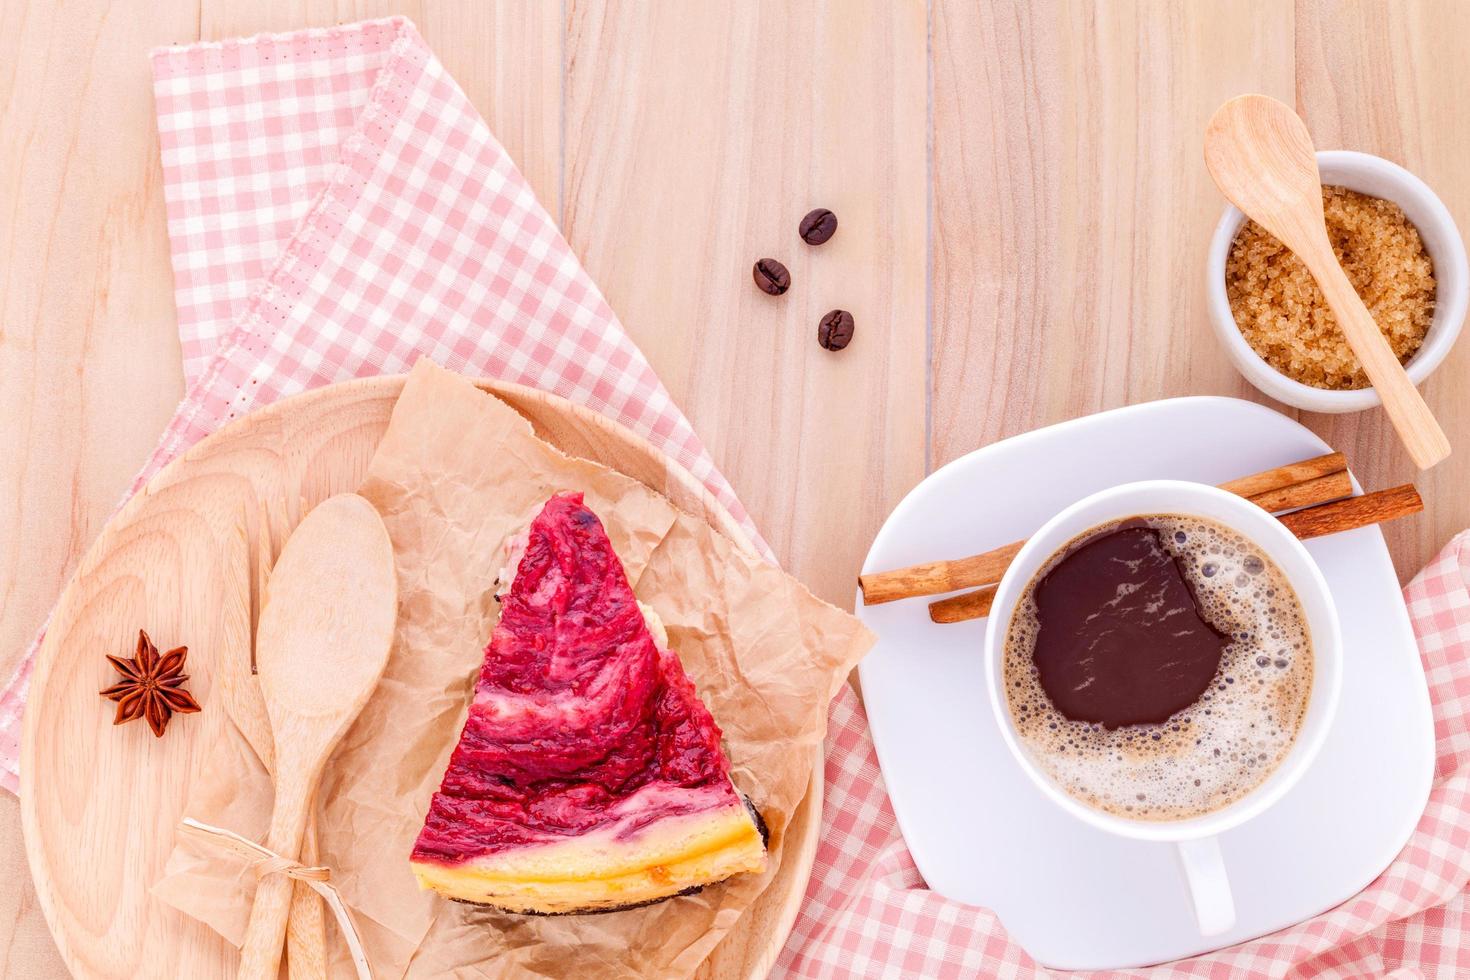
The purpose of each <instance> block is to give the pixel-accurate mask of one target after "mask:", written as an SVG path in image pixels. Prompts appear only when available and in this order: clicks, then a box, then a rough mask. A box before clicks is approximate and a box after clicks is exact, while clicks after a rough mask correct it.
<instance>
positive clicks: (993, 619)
mask: <svg viewBox="0 0 1470 980" xmlns="http://www.w3.org/2000/svg"><path fill="white" fill-rule="evenodd" d="M1138 514H1188V515H1192V516H1196V517H1204V518H1207V519H1209V520H1212V521H1215V522H1216V523H1219V524H1223V525H1225V526H1226V527H1228V528H1231V529H1232V530H1234V531H1237V532H1239V533H1240V534H1241V535H1242V536H1244V537H1245V538H1246V540H1248V541H1251V542H1252V543H1253V544H1254V545H1255V546H1256V547H1257V548H1259V549H1260V552H1261V553H1262V554H1263V555H1265V556H1266V557H1267V558H1269V559H1270V560H1271V561H1272V562H1274V563H1275V564H1276V567H1277V568H1279V569H1280V570H1281V572H1282V574H1283V575H1285V576H1286V580H1287V581H1288V582H1289V583H1290V584H1291V587H1292V590H1293V591H1294V592H1295V593H1296V596H1297V599H1298V600H1300V602H1301V607H1302V613H1303V615H1304V616H1305V618H1306V621H1307V629H1308V631H1309V633H1310V635H1311V644H1312V662H1313V671H1312V691H1311V695H1310V698H1309V700H1308V703H1307V714H1306V717H1305V718H1304V719H1303V721H1302V727H1301V730H1300V731H1299V732H1298V733H1297V738H1296V742H1295V743H1293V745H1292V747H1291V749H1290V751H1289V752H1288V753H1287V755H1286V758H1284V759H1283V760H1282V761H1281V764H1280V765H1279V766H1277V767H1276V769H1275V770H1274V771H1272V773H1271V774H1270V775H1269V776H1267V777H1266V778H1265V780H1264V781H1262V782H1261V784H1260V785H1259V786H1257V787H1255V789H1253V790H1251V791H1250V792H1249V793H1247V794H1246V795H1245V796H1243V797H1241V798H1240V799H1238V800H1236V801H1235V802H1234V803H1231V804H1230V805H1228V806H1225V807H1221V808H1220V809H1218V810H1213V811H1211V812H1209V813H1206V814H1203V815H1202V816H1197V817H1192V818H1190V819H1187V820H1157V821H1150V820H1132V819H1128V818H1125V817H1120V816H1114V815H1112V814H1109V813H1105V812H1103V811H1101V810H1097V809H1094V808H1092V807H1090V806H1088V805H1086V804H1085V803H1082V802H1081V801H1080V800H1077V799H1076V798H1074V797H1072V796H1070V795H1068V794H1067V792H1066V791H1065V790H1063V789H1062V788H1061V787H1060V786H1058V785H1057V784H1056V783H1055V782H1053V781H1052V779H1051V777H1049V776H1048V775H1047V774H1046V773H1045V772H1044V771H1043V770H1042V768H1041V766H1040V765H1039V764H1038V763H1037V762H1036V760H1035V759H1033V758H1032V756H1031V753H1030V751H1029V750H1028V749H1027V748H1026V746H1025V745H1024V744H1023V743H1022V742H1021V738H1020V735H1019V734H1018V733H1017V732H1016V729H1015V722H1014V720H1013V719H1012V718H1011V713H1010V708H1009V707H1008V706H1007V705H1006V699H1005V679H1004V661H1005V656H1004V645H1005V637H1006V633H1007V631H1008V630H1009V628H1010V622H1011V616H1012V614H1013V613H1014V611H1015V608H1016V604H1017V602H1018V601H1019V600H1020V598H1021V597H1022V595H1023V594H1024V593H1025V590H1026V586H1027V585H1028V584H1030V582H1031V579H1032V577H1033V576H1035V574H1036V573H1037V571H1039V570H1040V569H1041V567H1042V566H1043V565H1044V564H1045V563H1046V561H1047V559H1049V558H1050V557H1051V556H1052V555H1053V554H1055V553H1056V552H1057V551H1058V550H1060V549H1061V548H1062V547H1063V546H1064V545H1066V544H1067V542H1069V541H1071V540H1073V539H1074V538H1076V537H1077V536H1078V535H1081V534H1084V533H1086V532H1087V531H1089V530H1091V529H1092V528H1095V527H1098V526H1099V525H1102V524H1107V523H1109V522H1111V521H1115V520H1119V519H1121V518H1126V517H1132V516H1135V515H1138ZM985 674H986V679H987V681H988V684H987V686H988V687H989V690H990V706H991V709H992V710H993V712H994V714H995V718H996V722H997V724H998V725H999V726H1000V731H1001V735H1002V737H1003V739H1004V741H1005V743H1006V746H1007V747H1008V748H1009V749H1010V750H1011V754H1012V756H1013V757H1014V758H1015V760H1016V762H1017V764H1018V765H1019V766H1020V767H1021V769H1022V770H1023V771H1024V772H1025V773H1026V775H1028V776H1029V777H1030V778H1031V780H1032V782H1034V783H1035V784H1036V786H1037V787H1038V788H1039V789H1040V790H1041V792H1042V793H1043V794H1044V795H1045V796H1046V797H1047V798H1048V799H1050V800H1051V801H1052V802H1053V803H1055V804H1056V805H1057V806H1059V807H1061V808H1062V809H1063V810H1066V811H1067V812H1068V813H1071V814H1072V815H1073V816H1074V817H1076V818H1077V819H1079V820H1082V821H1083V822H1085V823H1088V824H1091V825H1092V826H1093V827H1096V828H1097V829H1099V830H1103V831H1106V832H1108V833H1112V834H1118V835H1120V836H1122V837H1131V838H1134V839H1138V840H1152V841H1169V842H1173V843H1174V844H1175V845H1176V846H1177V847H1178V848H1179V857H1180V860H1181V863H1182V865H1183V868H1184V871H1185V877H1186V879H1187V883H1188V885H1189V891H1190V896H1191V898H1192V899H1193V902H1194V905H1195V911H1196V915H1197V916H1198V918H1199V925H1200V931H1201V933H1202V934H1204V935H1215V934H1218V933H1220V932H1223V931H1226V930H1228V929H1229V928H1230V927H1231V926H1233V925H1234V922H1235V909H1234V902H1233V899H1232V897H1231V893H1230V886H1229V880H1228V875H1227V874H1226V871H1225V866H1224V862H1223V858H1222V857H1221V854H1220V850H1219V847H1218V845H1217V844H1216V843H1215V838H1217V837H1218V836H1219V835H1220V834H1223V833H1225V832H1226V831H1228V830H1230V829H1232V828H1234V827H1238V826H1240V824H1242V823H1244V822H1245V821H1247V820H1250V819H1252V818H1254V817H1256V816H1259V815H1260V814H1261V813H1262V812H1264V811H1265V810H1266V809H1268V808H1269V807H1270V806H1271V805H1272V804H1274V803H1276V802H1277V801H1278V800H1280V799H1281V797H1282V796H1284V795H1285V794H1286V792H1287V790H1289V789H1291V787H1292V786H1294V785H1295V784H1296V782H1297V781H1298V780H1299V779H1300V778H1301V777H1302V775H1303V774H1304V773H1305V772H1306V771H1307V768H1308V767H1309V766H1310V765H1311V764H1312V761H1313V759H1315V758H1316V756H1317V753H1318V750H1320V749H1321V747H1322V743H1323V741H1325V740H1326V738H1327V732H1328V729H1329V728H1330V727H1331V725H1332V718H1333V715H1334V714H1335V713H1336V711H1337V702H1338V698H1339V696H1340V693H1341V690H1342V630H1341V627H1340V626H1339V624H1338V618H1337V607H1336V605H1335V604H1334V603H1333V601H1332V593H1331V592H1330V591H1329V590H1328V588H1327V582H1326V580H1325V579H1324V578H1323V577H1322V572H1321V570H1320V569H1318V567H1317V563H1316V562H1315V561H1313V559H1312V556H1311V555H1310V554H1308V553H1307V549H1306V548H1305V547H1303V546H1302V543H1301V541H1299V540H1298V539H1297V538H1296V536H1295V535H1293V534H1292V533H1291V532H1290V531H1288V530H1287V529H1286V526H1285V525H1284V524H1282V523H1281V522H1280V521H1278V520H1276V519H1275V518H1274V517H1272V516H1271V515H1270V514H1268V513H1266V511H1264V510H1262V509H1261V508H1259V507H1257V506H1256V505H1255V504H1252V503H1250V502H1249V501H1247V500H1244V499H1242V498H1240V497H1237V496H1235V495H1234V494H1230V493H1226V492H1225V491H1224V490H1220V489H1218V488H1216V487H1211V486H1206V485H1205V484H1202V483H1187V482H1184V481H1180V480H1145V481H1142V482H1138V483H1125V484H1123V485H1122V486H1117V487H1112V488H1110V489H1107V490H1102V491H1099V492H1098V493H1095V494H1093V495H1091V496H1089V497H1084V498H1083V499H1081V500H1079V501H1078V502H1077V503H1075V504H1073V505H1072V506H1070V507H1068V508H1066V509H1065V510H1063V511H1061V512H1060V513H1058V514H1057V515H1056V516H1055V517H1053V518H1052V519H1051V520H1049V521H1047V522H1046V523H1045V524H1044V525H1042V527H1041V529H1040V530H1039V531H1037V532H1036V533H1035V534H1033V535H1032V536H1031V537H1030V538H1029V539H1028V540H1027V542H1026V544H1025V545H1024V546H1023V547H1022V548H1021V551H1020V552H1019V553H1018V554H1017V555H1016V557H1015V559H1014V560H1013V561H1012V562H1011V564H1010V567H1009V568H1007V569H1006V572H1005V575H1004V576H1002V578H1001V580H1000V584H999V586H997V588H996V592H995V601H994V605H993V606H992V607H991V613H990V620H989V622H988V623H986V629H985Z"/></svg>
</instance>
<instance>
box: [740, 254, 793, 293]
mask: <svg viewBox="0 0 1470 980" xmlns="http://www.w3.org/2000/svg"><path fill="white" fill-rule="evenodd" d="M750 276H751V278H752V279H754V280H755V284H756V285H757V286H759V287H760V289H761V292H763V293H770V294H771V295H772V296H780V295H781V294H782V293H784V292H786V290H788V289H790V288H791V273H790V272H788V271H787V270H786V267H785V266H784V265H782V264H781V263H780V262H777V261H776V260H775V259H761V260H760V261H758V262H756V264H755V268H753V269H751V270H750Z"/></svg>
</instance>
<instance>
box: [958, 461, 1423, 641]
mask: <svg viewBox="0 0 1470 980" xmlns="http://www.w3.org/2000/svg"><path fill="white" fill-rule="evenodd" d="M1423 509H1424V500H1423V498H1421V497H1420V496H1419V491H1418V490H1416V489H1414V486H1413V484H1405V485H1403V486H1401V487H1393V488H1392V489H1389V490H1378V491H1375V492H1373V493H1365V494H1363V495H1362V496H1359V497H1349V498H1347V499H1346V500H1338V501H1334V502H1333V503H1328V504H1321V505H1320V506H1317V507H1309V508H1307V509H1306V510H1298V511H1294V512H1292V513H1290V514H1282V515H1281V516H1280V517H1278V518H1277V520H1279V521H1280V522H1281V523H1282V524H1285V525H1286V528H1287V530H1289V531H1290V532H1291V533H1292V534H1295V535H1296V536H1297V537H1299V538H1301V539H1302V540H1303V541H1305V540H1307V539H1309V538H1320V537H1323V536H1324V535H1328V534H1336V533H1337V532H1339V531H1351V530H1354V529H1355V528H1360V527H1367V526H1368V525H1370V524H1382V523H1383V522H1384V521H1391V520H1394V519H1396V518H1399V517H1408V516H1409V515H1410V514H1417V513H1419V512H1420V511H1421V510H1423ZM994 601H995V586H993V585H987V586H985V587H984V588H980V589H974V590H972V591H970V592H963V593H961V594H959V595H957V596H950V597H949V598H948V599H940V600H939V601H938V602H931V603H929V618H930V619H931V620H933V621H934V622H936V623H962V622H964V621H965V620H968V619H982V618H984V617H985V616H988V615H990V604H991V603H992V602H994Z"/></svg>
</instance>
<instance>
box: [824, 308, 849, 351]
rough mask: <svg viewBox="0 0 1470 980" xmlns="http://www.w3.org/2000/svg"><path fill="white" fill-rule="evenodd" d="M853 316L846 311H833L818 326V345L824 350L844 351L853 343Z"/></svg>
mask: <svg viewBox="0 0 1470 980" xmlns="http://www.w3.org/2000/svg"><path fill="white" fill-rule="evenodd" d="M852 331H853V322H852V314H851V313H849V312H847V311H846V310H833V311H832V312H831V313H828V314H827V315H826V316H824V317H822V322H821V323H819V324H817V343H819V344H821V345H822V348H823V349H824V350H842V348H844V347H846V346H847V345H848V344H850V343H852Z"/></svg>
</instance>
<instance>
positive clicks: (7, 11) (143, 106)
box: [0, 2, 194, 980]
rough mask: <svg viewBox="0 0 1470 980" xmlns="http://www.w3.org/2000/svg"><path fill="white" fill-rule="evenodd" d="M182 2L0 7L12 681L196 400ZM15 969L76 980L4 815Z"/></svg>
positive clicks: (14, 807)
mask: <svg viewBox="0 0 1470 980" xmlns="http://www.w3.org/2000/svg"><path fill="white" fill-rule="evenodd" d="M193 31H194V13H193V11H192V10H191V9H189V8H186V7H185V6H183V5H179V4H153V5H148V6H146V7H138V6H136V5H130V4H109V3H100V2H93V3H86V4H80V5H68V6H67V7H65V8H62V7H58V6H56V5H54V4H48V3H28V4H22V3H11V4H5V5H3V6H0V65H4V66H5V68H4V70H3V71H0V106H4V110H3V116H0V126H3V128H4V131H5V134H6V139H5V143H4V147H5V149H4V152H3V153H0V201H5V202H6V205H5V207H4V208H3V209H0V270H3V271H0V283H3V286H0V417H3V418H4V419H5V420H6V424H5V425H4V426H0V499H3V500H5V501H7V502H8V503H7V506H6V509H5V512H4V516H3V518H0V677H3V678H5V679H7V680H8V679H9V677H10V675H11V672H12V671H13V669H14V667H15V665H16V663H17V662H18V660H19V658H20V656H21V655H22V654H23V653H24V652H25V650H26V649H27V647H28V646H29V645H30V641H31V638H32V637H33V636H34V635H35V631H36V629H37V628H38V627H39V626H40V625H41V623H42V622H43V621H44V619H45V618H46V614H47V612H48V611H49V610H50V607H51V604H52V602H54V601H55V599H56V596H57V594H58V592H59V591H60V589H61V586H62V584H63V583H64V582H65V581H66V579H67V578H68V577H69V576H70V574H71V570H72V568H73V567H74V565H75V563H76V561H77V559H78V558H79V557H80V555H81V552H82V550H83V549H84V548H85V547H86V546H87V545H88V544H90V543H91V541H92V538H93V537H94V536H95V535H96V534H97V532H98V530H100V528H101V526H102V523H103V522H104V521H105V520H106V518H107V516H108V515H109V514H110V513H111V512H112V508H113V506H114V504H116V502H117V499H118V497H119V495H120V494H121V493H122V492H123V490H124V489H125V488H126V487H127V485H128V482H129V481H130V480H131V479H132V476H133V474H134V473H135V472H137V469H138V466H139V464H140V462H141V461H142V460H144V459H146V458H147V456H148V453H149V452H150V451H151V450H152V449H153V445H154V442H155V440H156V439H157V438H158V434H159V432H160V431H162V429H163V426H164V424H165V422H167V420H168V418H169V416H170V415H171V414H172V413H173V409H174V405H175V404H176V403H177V401H178V399H179V397H180V396H181V394H182V385H183V378H182V372H181V371H180V369H179V343H178V339H177V334H176V332H175V329H174V308H173V292H172V290H173V285H172V283H173V278H172V273H171V272H170V270H169V262H168V244H167V238H166V236H165V233H164V215H163V192H162V186H161V181H162V173H161V171H160V169H159V164H158V145H157V139H156V136H155V128H154V123H153V94H152V87H151V80H150V78H151V76H150V74H149V68H148V61H147V58H146V52H147V51H148V49H149V48H150V47H153V46H154V45H157V44H165V43H170V42H172V41H174V40H177V39H181V38H182V39H187V38H190V37H193ZM0 853H3V854H4V855H5V859H4V870H5V874H6V880H8V881H11V882H15V883H16V885H15V887H13V888H11V889H8V890H7V891H8V897H7V899H5V900H4V901H3V902H0V923H3V926H0V973H4V974H5V975H6V976H24V977H35V978H37V980H44V978H49V977H65V976H67V975H68V974H67V971H66V968H65V967H64V965H63V964H62V962H61V959H60V956H59V955H58V953H57V951H56V946H55V943H54V941H53V940H52V939H51V936H50V934H49V933H48V932H47V930H46V927H45V923H44V919H43V917H42V915H41V912H40V908H39V906H38V905H37V899H36V895H35V891H34V888H33V886H32V884H31V879H30V874H29V871H28V869H26V864H25V856H24V849H23V846H22V842H21V832H20V815H19V807H18V804H17V803H16V801H14V800H10V799H7V800H5V801H4V803H3V805H0Z"/></svg>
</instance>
